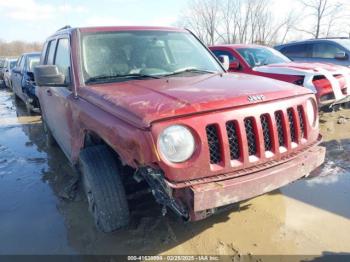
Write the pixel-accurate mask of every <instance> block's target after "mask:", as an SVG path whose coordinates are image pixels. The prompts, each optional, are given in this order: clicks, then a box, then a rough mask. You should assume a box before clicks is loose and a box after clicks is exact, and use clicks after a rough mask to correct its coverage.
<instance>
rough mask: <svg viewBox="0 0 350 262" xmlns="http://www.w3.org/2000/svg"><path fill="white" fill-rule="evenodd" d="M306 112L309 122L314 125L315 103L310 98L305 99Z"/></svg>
mask: <svg viewBox="0 0 350 262" xmlns="http://www.w3.org/2000/svg"><path fill="white" fill-rule="evenodd" d="M306 114H307V119H308V121H309V124H310V125H311V126H312V127H314V126H315V123H316V104H315V101H314V100H313V99H311V98H310V99H308V100H307V101H306Z"/></svg>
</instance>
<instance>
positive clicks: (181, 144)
mask: <svg viewBox="0 0 350 262" xmlns="http://www.w3.org/2000/svg"><path fill="white" fill-rule="evenodd" d="M158 148H159V151H160V154H161V155H162V156H163V157H164V158H165V159H167V160H168V161H170V162H174V163H179V162H184V161H186V160H187V159H189V158H190V157H191V156H192V154H193V152H194V149H195V142H194V138H193V135H192V133H191V131H190V130H189V129H188V128H186V127H184V126H181V125H173V126H169V127H167V128H166V129H164V130H163V132H162V133H161V134H160V135H159V138H158Z"/></svg>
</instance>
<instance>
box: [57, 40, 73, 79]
mask: <svg viewBox="0 0 350 262" xmlns="http://www.w3.org/2000/svg"><path fill="white" fill-rule="evenodd" d="M55 65H56V66H57V68H58V71H59V72H60V73H61V74H63V75H64V76H65V82H66V84H68V83H70V73H69V71H70V52H69V40H68V38H62V39H60V40H59V41H58V44H57V51H56V56H55Z"/></svg>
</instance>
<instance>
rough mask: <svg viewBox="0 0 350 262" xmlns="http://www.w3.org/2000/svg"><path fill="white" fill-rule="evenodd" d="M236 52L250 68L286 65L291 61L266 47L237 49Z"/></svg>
mask: <svg viewBox="0 0 350 262" xmlns="http://www.w3.org/2000/svg"><path fill="white" fill-rule="evenodd" d="M237 51H238V53H239V54H240V55H241V56H242V57H243V59H244V60H245V61H246V62H247V63H248V64H249V66H250V67H256V66H262V65H269V64H278V63H288V62H290V61H291V60H290V59H289V58H287V57H286V56H284V55H282V54H281V53H280V52H278V51H276V50H274V49H272V48H268V47H265V48H264V47H258V48H238V49H237Z"/></svg>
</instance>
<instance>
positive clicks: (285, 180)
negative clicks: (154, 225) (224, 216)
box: [174, 146, 326, 221]
mask: <svg viewBox="0 0 350 262" xmlns="http://www.w3.org/2000/svg"><path fill="white" fill-rule="evenodd" d="M325 153H326V149H325V148H324V147H321V146H314V147H312V148H310V149H309V150H307V151H305V152H304V153H303V154H301V155H299V156H297V157H296V158H294V159H292V160H290V161H288V162H285V163H283V164H280V165H277V166H274V167H271V168H268V169H265V170H262V171H259V172H256V173H252V174H249V175H245V176H241V177H237V178H233V179H228V180H223V181H218V182H211V183H205V184H198V185H193V186H191V187H189V188H184V189H182V190H185V191H187V192H176V193H175V194H174V195H178V196H179V197H180V198H181V199H182V202H184V200H185V199H184V196H186V197H185V198H186V200H185V201H186V203H187V204H186V205H187V208H188V209H189V212H188V213H189V218H190V220H193V221H194V220H200V219H204V218H205V217H207V216H209V215H211V214H212V213H215V212H216V211H217V208H219V207H223V206H226V205H230V204H233V203H237V202H240V201H243V200H247V199H249V198H253V197H256V196H259V195H262V194H264V193H267V192H270V191H273V190H275V189H277V188H280V187H283V186H285V185H287V184H289V183H291V182H293V181H295V180H298V179H300V178H302V177H305V176H308V175H309V173H310V172H311V171H313V170H314V169H316V168H317V167H318V166H320V165H321V164H322V163H323V162H324V159H325ZM177 190H181V189H177ZM175 191H176V190H175ZM188 197H191V198H192V199H191V200H190V201H189V199H188Z"/></svg>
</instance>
